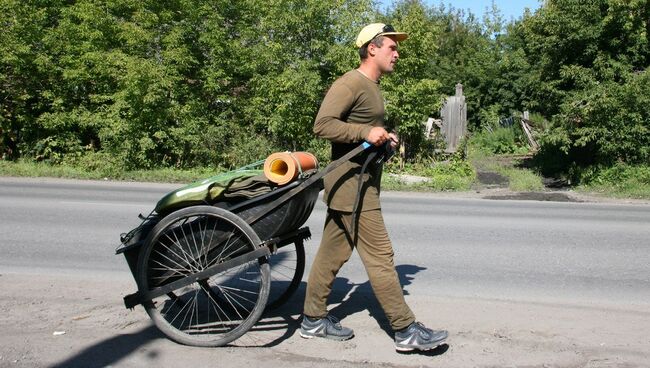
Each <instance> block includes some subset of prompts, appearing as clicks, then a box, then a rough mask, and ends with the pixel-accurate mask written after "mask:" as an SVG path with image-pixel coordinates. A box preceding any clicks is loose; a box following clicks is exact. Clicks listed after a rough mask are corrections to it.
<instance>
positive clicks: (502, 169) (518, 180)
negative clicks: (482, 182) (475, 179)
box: [468, 145, 544, 192]
mask: <svg viewBox="0 0 650 368" xmlns="http://www.w3.org/2000/svg"><path fill="white" fill-rule="evenodd" d="M468 155H469V161H470V162H471V163H472V165H474V167H476V168H477V169H479V170H484V171H492V172H496V173H498V174H500V175H503V176H504V177H506V178H508V182H509V184H508V188H509V189H510V190H512V191H516V192H537V191H543V190H544V184H543V182H542V177H541V176H540V175H539V174H538V173H536V172H535V171H532V170H530V169H526V168H520V167H517V164H519V163H520V162H519V158H518V157H520V156H513V155H496V154H494V153H492V152H490V151H488V150H485V149H482V148H481V147H479V146H476V145H470V149H469V153H468Z"/></svg>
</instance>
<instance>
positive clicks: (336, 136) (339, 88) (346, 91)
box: [314, 70, 384, 212]
mask: <svg viewBox="0 0 650 368" xmlns="http://www.w3.org/2000/svg"><path fill="white" fill-rule="evenodd" d="M383 126H384V100H383V97H382V95H381V91H380V90H379V83H377V82H374V81H372V80H370V79H368V78H367V77H366V76H365V75H363V74H361V72H359V71H358V70H351V71H349V72H347V73H346V74H344V75H343V76H341V77H340V78H339V79H337V80H336V81H335V82H334V84H332V86H331V87H330V89H329V91H328V92H327V95H326V96H325V99H324V100H323V102H322V104H321V106H320V110H319V111H318V115H317V116H316V121H315V122H314V133H316V135H318V136H319V137H321V138H325V139H328V140H329V141H331V142H332V160H336V159H338V158H339V157H341V156H343V155H345V154H346V153H347V152H349V151H350V150H352V149H354V148H355V147H356V146H358V145H359V144H360V143H361V142H363V140H364V139H365V138H366V137H367V136H368V134H369V133H370V130H371V129H372V128H373V127H383ZM365 157H366V155H360V156H359V157H357V158H355V159H353V160H351V161H350V162H348V163H345V164H343V165H341V166H339V167H338V168H337V169H335V170H334V171H332V172H331V173H329V174H328V175H326V176H325V179H324V185H325V192H324V200H325V203H327V206H328V207H329V208H331V209H334V210H337V211H344V212H351V211H352V210H353V206H354V200H355V197H356V195H357V187H358V180H359V175H360V172H361V165H362V164H363V161H364V159H365ZM381 170H382V167H381V165H375V164H374V163H373V164H370V165H369V167H368V169H367V171H366V173H365V174H364V178H363V180H364V184H363V187H362V190H361V195H362V197H361V198H362V199H361V201H360V203H359V206H360V210H361V211H367V210H373V209H378V208H380V204H379V191H380V188H379V184H380V181H381Z"/></svg>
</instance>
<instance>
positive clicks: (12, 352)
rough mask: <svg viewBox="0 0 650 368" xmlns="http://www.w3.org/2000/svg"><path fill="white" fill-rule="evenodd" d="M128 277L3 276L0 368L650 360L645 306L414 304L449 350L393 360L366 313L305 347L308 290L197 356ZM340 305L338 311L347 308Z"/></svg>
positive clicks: (442, 300)
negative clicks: (349, 334) (341, 335)
mask: <svg viewBox="0 0 650 368" xmlns="http://www.w3.org/2000/svg"><path fill="white" fill-rule="evenodd" d="M129 277H130V275H126V274H122V273H103V274H99V273H93V274H89V273H78V272H68V273H61V272H57V271H49V270H28V271H27V270H24V269H23V270H20V269H19V270H4V271H2V272H1V275H0V283H1V284H2V288H1V289H0V312H1V313H0V330H1V331H2V337H1V338H0V340H1V341H2V343H1V344H0V367H52V366H56V367H106V366H113V367H150V366H154V365H155V366H159V367H172V366H180V365H182V366H190V367H205V366H214V365H219V366H229V367H241V366H260V364H261V362H263V364H262V365H263V366H266V367H286V366H288V365H290V366H291V367H312V366H315V365H318V366H324V367H371V366H372V367H375V366H382V367H421V366H428V367H511V366H526V367H644V366H647V362H648V361H650V352H649V351H648V349H647V347H648V346H649V344H650V338H649V337H648V335H647V333H646V328H643V327H642V326H645V327H649V326H648V320H649V319H650V313H649V312H648V308H647V307H648V306H644V305H623V304H621V305H611V306H606V305H578V304H576V305H560V304H557V305H556V304H549V303H546V304H541V303H522V302H515V301H508V300H487V299H473V298H451V297H445V296H439V297H436V298H433V299H432V298H426V299H423V298H422V299H421V298H417V297H413V296H407V298H408V303H409V304H410V305H411V307H412V308H413V309H414V311H415V312H416V313H417V314H418V315H420V316H422V318H423V319H426V320H427V321H435V323H439V324H440V325H442V326H444V327H445V328H447V329H448V330H449V332H450V339H449V341H448V344H445V345H443V346H441V347H439V348H437V349H435V350H432V351H430V352H427V353H424V354H408V355H404V354H398V353H396V352H395V351H394V349H393V343H392V338H391V336H390V334H389V333H387V332H386V331H385V326H383V325H382V323H381V322H380V321H379V320H377V319H375V318H373V316H375V315H377V314H376V312H377V306H376V302H372V297H371V296H368V298H369V300H370V303H369V305H370V307H369V308H368V309H362V310H358V309H354V310H350V311H349V312H350V314H349V315H348V316H347V317H346V319H345V321H346V325H348V326H350V327H352V328H353V329H354V330H355V331H356V336H355V338H354V339H352V340H350V341H347V342H342V343H341V342H335V341H329V340H322V339H316V340H305V339H302V338H300V337H299V335H298V333H297V332H296V331H297V328H298V327H299V325H298V323H299V318H300V314H299V313H300V303H299V301H300V300H302V293H304V285H303V286H302V287H301V289H300V291H299V292H298V294H297V295H296V296H295V298H294V299H293V300H292V301H291V302H289V303H287V304H286V306H285V307H283V308H281V309H279V310H276V311H273V312H269V313H267V314H266V315H265V316H264V317H263V319H262V320H261V321H260V322H258V324H257V325H256V326H255V327H254V328H253V330H251V331H249V332H248V333H247V334H245V335H244V336H243V337H242V338H240V339H239V340H237V341H236V342H235V343H234V344H232V345H231V346H227V347H223V348H193V347H187V346H182V345H179V344H176V343H174V342H172V341H170V340H168V339H166V338H165V337H164V336H163V335H162V334H161V333H160V332H159V331H158V330H157V329H156V328H155V327H153V326H152V325H151V323H150V321H149V318H148V317H147V315H146V313H145V312H144V310H143V309H142V308H139V307H138V308H136V309H134V310H127V309H125V308H124V307H123V305H122V303H121V299H122V296H123V295H124V294H125V293H126V292H129V291H132V290H133V289H134V288H135V286H134V283H133V280H132V279H129ZM345 303H346V301H345V299H344V300H343V302H342V307H343V308H345Z"/></svg>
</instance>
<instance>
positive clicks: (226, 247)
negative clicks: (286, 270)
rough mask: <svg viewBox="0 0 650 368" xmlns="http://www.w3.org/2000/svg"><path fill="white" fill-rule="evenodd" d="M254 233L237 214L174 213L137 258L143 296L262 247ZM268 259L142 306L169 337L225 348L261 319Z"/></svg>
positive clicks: (207, 209) (199, 209)
mask: <svg viewBox="0 0 650 368" xmlns="http://www.w3.org/2000/svg"><path fill="white" fill-rule="evenodd" d="M260 244H261V241H260V239H259V237H258V236H257V234H256V233H255V231H254V230H253V229H252V228H251V227H250V226H249V225H248V224H247V223H246V222H245V221H243V220H242V219H241V218H240V217H238V216H237V215H235V214H233V213H232V212H229V211H226V210H223V209H221V208H216V207H211V206H193V207H189V208H184V209H181V210H178V211H176V212H173V213H171V214H169V215H168V216H166V217H165V218H163V219H162V220H161V221H160V222H159V223H158V224H157V225H156V226H155V227H154V229H153V230H152V231H151V233H150V234H149V236H148V237H147V240H146V241H145V244H144V247H143V248H142V250H141V253H140V255H139V257H138V273H137V278H136V281H137V283H138V289H139V291H140V293H144V292H147V291H149V290H151V289H153V288H156V287H159V286H162V285H166V284H169V283H171V282H173V281H176V280H179V279H182V278H184V277H185V276H187V275H193V274H196V273H198V272H200V271H201V270H203V269H205V268H207V267H209V266H212V265H215V264H219V263H222V262H223V261H225V260H228V259H232V258H234V257H237V256H240V255H242V254H245V253H247V252H250V251H252V250H254V249H257V248H258V247H259V246H260ZM270 280H271V279H270V268H269V264H268V262H267V258H266V257H262V258H259V259H256V260H253V261H250V262H248V263H245V264H243V265H240V266H237V267H233V268H231V269H228V270H226V271H224V272H222V273H218V274H216V275H213V276H211V277H209V278H206V279H201V280H197V281H196V282H194V283H193V284H191V285H189V286H185V287H182V288H179V289H177V290H174V291H172V292H170V293H167V294H166V295H163V296H162V297H158V298H155V299H153V300H151V301H147V302H144V303H143V306H144V308H145V310H146V311H147V313H148V314H149V316H150V317H151V319H152V320H153V322H154V323H155V325H156V326H157V327H158V328H159V329H160V330H161V331H162V332H163V333H164V334H165V335H167V336H168V337H169V338H170V339H172V340H174V341H176V342H179V343H181V344H185V345H192V346H223V345H225V344H227V343H229V342H232V341H233V340H235V339H237V338H239V337H240V336H241V335H243V334H244V333H246V331H248V330H249V329H250V328H251V327H252V326H253V325H254V324H255V323H256V322H257V321H258V319H259V318H260V316H261V314H262V312H263V311H264V308H265V306H266V301H267V299H268V295H269V287H270Z"/></svg>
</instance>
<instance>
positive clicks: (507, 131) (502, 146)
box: [470, 126, 528, 154]
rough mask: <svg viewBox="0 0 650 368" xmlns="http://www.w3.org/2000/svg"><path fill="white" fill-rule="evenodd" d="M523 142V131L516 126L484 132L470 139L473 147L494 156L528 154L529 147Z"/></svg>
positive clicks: (475, 134)
mask: <svg viewBox="0 0 650 368" xmlns="http://www.w3.org/2000/svg"><path fill="white" fill-rule="evenodd" d="M522 142H523V141H522V137H521V129H519V128H517V127H515V126H511V127H498V128H495V129H493V130H492V131H487V130H482V131H480V132H478V133H474V134H472V136H471V138H470V144H471V145H473V146H478V147H481V149H482V150H484V151H486V152H489V153H494V154H511V153H526V152H528V145H527V144H525V143H522Z"/></svg>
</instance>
